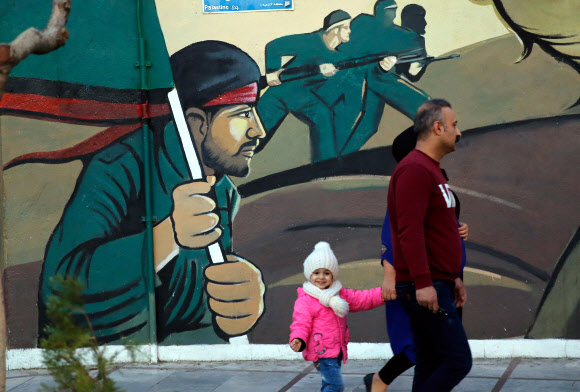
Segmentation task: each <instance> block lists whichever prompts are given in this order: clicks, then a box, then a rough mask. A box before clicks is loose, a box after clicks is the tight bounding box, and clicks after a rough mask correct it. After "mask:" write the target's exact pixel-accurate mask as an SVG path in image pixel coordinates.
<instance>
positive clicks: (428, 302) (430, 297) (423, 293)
mask: <svg viewBox="0 0 580 392" xmlns="http://www.w3.org/2000/svg"><path fill="white" fill-rule="evenodd" d="M415 295H416V296H417V302H418V303H419V305H421V306H425V307H427V308H428V309H429V310H430V311H432V312H433V313H437V312H438V311H439V303H438V302H437V291H435V287H433V286H427V287H423V288H422V289H419V290H417V291H416V292H415Z"/></svg>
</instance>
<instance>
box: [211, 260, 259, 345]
mask: <svg viewBox="0 0 580 392" xmlns="http://www.w3.org/2000/svg"><path fill="white" fill-rule="evenodd" d="M227 258H228V262H227V263H221V264H212V265H209V266H208V267H207V268H206V269H205V278H206V279H207V281H208V283H207V287H206V290H207V294H208V295H209V308H210V310H211V312H212V313H213V314H214V315H215V316H216V318H215V320H216V323H217V325H218V327H219V328H220V329H221V330H222V331H224V332H225V333H226V334H227V335H230V336H237V335H243V334H244V333H246V332H247V331H248V330H250V329H251V328H252V327H253V326H254V324H255V323H256V321H258V319H259V318H260V316H261V315H262V313H263V312H264V292H265V291H266V286H264V283H263V282H262V273H261V272H260V270H259V269H258V268H257V267H256V266H255V265H254V264H252V263H250V262H249V261H247V260H244V259H242V258H241V257H238V256H234V255H228V256H227Z"/></svg>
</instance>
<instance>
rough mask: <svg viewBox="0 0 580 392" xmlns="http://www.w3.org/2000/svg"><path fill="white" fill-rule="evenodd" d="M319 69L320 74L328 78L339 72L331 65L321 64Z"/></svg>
mask: <svg viewBox="0 0 580 392" xmlns="http://www.w3.org/2000/svg"><path fill="white" fill-rule="evenodd" d="M319 68H320V73H321V74H323V75H324V76H326V77H327V78H328V77H331V76H333V75H334V74H335V73H336V72H337V71H338V70H337V69H336V67H335V66H334V65H332V64H330V63H327V64H320V66H319Z"/></svg>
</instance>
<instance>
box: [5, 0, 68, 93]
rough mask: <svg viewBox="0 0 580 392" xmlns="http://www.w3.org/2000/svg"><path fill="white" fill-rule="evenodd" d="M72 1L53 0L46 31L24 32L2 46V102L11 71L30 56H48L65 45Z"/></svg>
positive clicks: (29, 30) (30, 29) (32, 30)
mask: <svg viewBox="0 0 580 392" xmlns="http://www.w3.org/2000/svg"><path fill="white" fill-rule="evenodd" d="M70 8H71V0H53V2H52V14H51V15H50V19H49V21H48V24H47V25H46V27H45V28H44V30H42V31H39V30H37V29H35V28H34V27H31V28H29V29H28V30H25V31H23V32H22V33H21V34H20V35H19V36H18V37H16V39H14V41H12V42H11V43H9V44H0V100H1V99H2V96H3V95H4V87H5V85H6V81H7V80H8V75H10V71H12V68H14V67H15V66H16V65H17V64H18V63H19V62H21V61H22V60H24V59H25V58H26V57H28V55H30V54H46V53H49V52H51V51H53V50H55V49H58V48H60V47H61V46H63V45H64V43H65V42H66V40H67V39H68V30H67V29H66V27H65V25H66V22H67V20H68V16H69V14H70Z"/></svg>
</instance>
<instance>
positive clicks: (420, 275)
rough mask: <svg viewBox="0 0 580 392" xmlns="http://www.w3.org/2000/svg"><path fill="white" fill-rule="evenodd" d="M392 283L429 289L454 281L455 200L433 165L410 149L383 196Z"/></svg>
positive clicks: (457, 253) (457, 243) (457, 265)
mask: <svg viewBox="0 0 580 392" xmlns="http://www.w3.org/2000/svg"><path fill="white" fill-rule="evenodd" d="M387 205H388V210H389V216H390V218H391V240H392V242H393V256H394V261H395V263H394V264H395V270H396V280H397V282H410V281H413V282H415V288H416V289H417V290H418V289H422V288H424V287H428V286H432V285H433V282H432V281H433V280H435V279H448V280H455V279H456V278H457V277H459V272H460V270H461V257H462V250H461V240H460V238H459V232H458V230H457V218H456V216H455V198H454V197H453V194H452V193H451V190H450V189H449V185H448V184H447V181H446V180H445V177H443V174H442V173H441V169H440V167H439V162H437V161H435V160H434V159H432V158H430V157H429V156H427V155H426V154H425V153H423V152H421V151H419V150H417V149H415V150H413V151H411V152H410V153H409V154H408V155H407V156H406V157H405V158H404V159H403V160H402V161H401V162H400V163H399V164H398V165H397V167H396V168H395V172H394V173H393V175H392V177H391V181H390V184H389V195H388V202H387Z"/></svg>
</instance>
